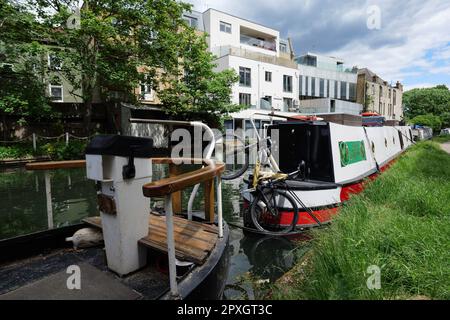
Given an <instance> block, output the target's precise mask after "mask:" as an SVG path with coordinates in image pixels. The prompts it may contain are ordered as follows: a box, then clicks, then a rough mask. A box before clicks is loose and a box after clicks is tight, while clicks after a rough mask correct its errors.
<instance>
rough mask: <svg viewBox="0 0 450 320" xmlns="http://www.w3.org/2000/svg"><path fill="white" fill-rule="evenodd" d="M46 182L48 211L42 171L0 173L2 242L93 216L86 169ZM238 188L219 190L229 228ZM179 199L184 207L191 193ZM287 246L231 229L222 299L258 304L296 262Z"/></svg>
mask: <svg viewBox="0 0 450 320" xmlns="http://www.w3.org/2000/svg"><path fill="white" fill-rule="evenodd" d="M165 171H166V170H162V168H160V167H155V168H154V177H153V178H154V180H156V179H158V178H160V177H161V176H165V175H166V174H167V172H165ZM49 178H50V186H51V188H50V190H49V188H47V192H51V198H50V199H51V206H50V209H49V208H47V196H46V185H45V174H44V172H43V171H26V170H25V169H16V170H11V171H5V172H0V199H1V206H0V239H5V238H10V237H14V236H18V235H23V234H28V233H32V232H36V231H41V230H46V229H48V228H49V227H50V228H52V227H53V228H58V227H62V226H66V225H70V224H75V223H78V222H80V221H81V219H83V218H84V217H86V216H93V215H97V209H96V192H95V184H94V182H93V181H90V180H87V179H86V175H85V170H84V169H70V170H56V171H51V172H50V176H49ZM241 184H242V180H234V181H231V182H228V181H227V182H226V181H224V182H223V184H222V185H223V213H224V218H225V220H226V221H228V222H230V223H240V222H242V202H241V197H240V193H239V189H240V187H241ZM202 194H203V190H202V188H200V191H199V195H198V197H197V201H196V202H195V205H194V207H201V202H202V199H203V195H202ZM183 196H184V200H185V201H184V203H185V204H186V203H187V199H188V197H189V192H184V194H183ZM155 200H156V199H155ZM156 203H157V201H153V204H156ZM194 209H195V208H194ZM291 240H292V239H291ZM291 240H288V239H286V238H277V237H264V236H260V235H255V234H248V233H244V232H243V231H242V230H241V229H239V228H237V227H233V226H230V251H231V264H230V272H229V277H228V281H227V287H226V291H225V297H226V298H228V299H236V298H244V299H246V298H247V299H258V298H262V297H263V296H264V294H265V292H266V291H265V289H267V287H268V286H267V284H269V285H270V284H272V283H273V282H274V281H275V280H276V279H278V278H279V277H280V276H281V275H283V274H284V273H285V272H286V271H288V270H289V269H290V268H291V267H292V265H293V263H294V262H295V260H296V258H297V257H298V256H299V254H298V252H296V246H295V244H294V242H293V241H291Z"/></svg>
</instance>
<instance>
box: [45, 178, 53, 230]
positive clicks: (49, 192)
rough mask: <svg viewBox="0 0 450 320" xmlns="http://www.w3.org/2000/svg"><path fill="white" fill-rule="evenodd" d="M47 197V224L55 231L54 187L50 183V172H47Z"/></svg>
mask: <svg viewBox="0 0 450 320" xmlns="http://www.w3.org/2000/svg"><path fill="white" fill-rule="evenodd" d="M44 177H45V195H46V198H47V224H48V228H49V229H53V204H52V186H51V183H50V171H48V170H45V172H44Z"/></svg>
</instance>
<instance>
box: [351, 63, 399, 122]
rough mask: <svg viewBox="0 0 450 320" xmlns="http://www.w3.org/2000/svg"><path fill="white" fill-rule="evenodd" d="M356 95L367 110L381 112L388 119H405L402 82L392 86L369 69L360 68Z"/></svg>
mask: <svg viewBox="0 0 450 320" xmlns="http://www.w3.org/2000/svg"><path fill="white" fill-rule="evenodd" d="M356 95H357V102H358V103H360V104H362V105H363V106H364V110H365V111H369V112H376V113H379V114H380V115H382V116H384V117H385V118H386V120H392V121H401V120H402V119H403V107H402V103H403V101H402V97H403V85H402V84H401V83H400V82H398V81H397V83H396V84H395V86H392V85H390V84H389V83H388V82H387V81H384V80H383V79H381V78H380V77H379V76H378V75H376V74H375V73H374V72H372V71H370V70H369V69H366V68H364V69H360V70H359V71H358V84H357V93H356Z"/></svg>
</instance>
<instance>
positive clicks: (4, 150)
mask: <svg viewBox="0 0 450 320" xmlns="http://www.w3.org/2000/svg"><path fill="white" fill-rule="evenodd" d="M31 156H33V146H31V144H30V143H28V144H25V143H20V144H15V145H9V146H0V159H20V158H27V157H31Z"/></svg>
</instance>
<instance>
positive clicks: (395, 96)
mask: <svg viewBox="0 0 450 320" xmlns="http://www.w3.org/2000/svg"><path fill="white" fill-rule="evenodd" d="M393 103H394V105H396V104H397V91H396V90H394V101H393Z"/></svg>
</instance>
